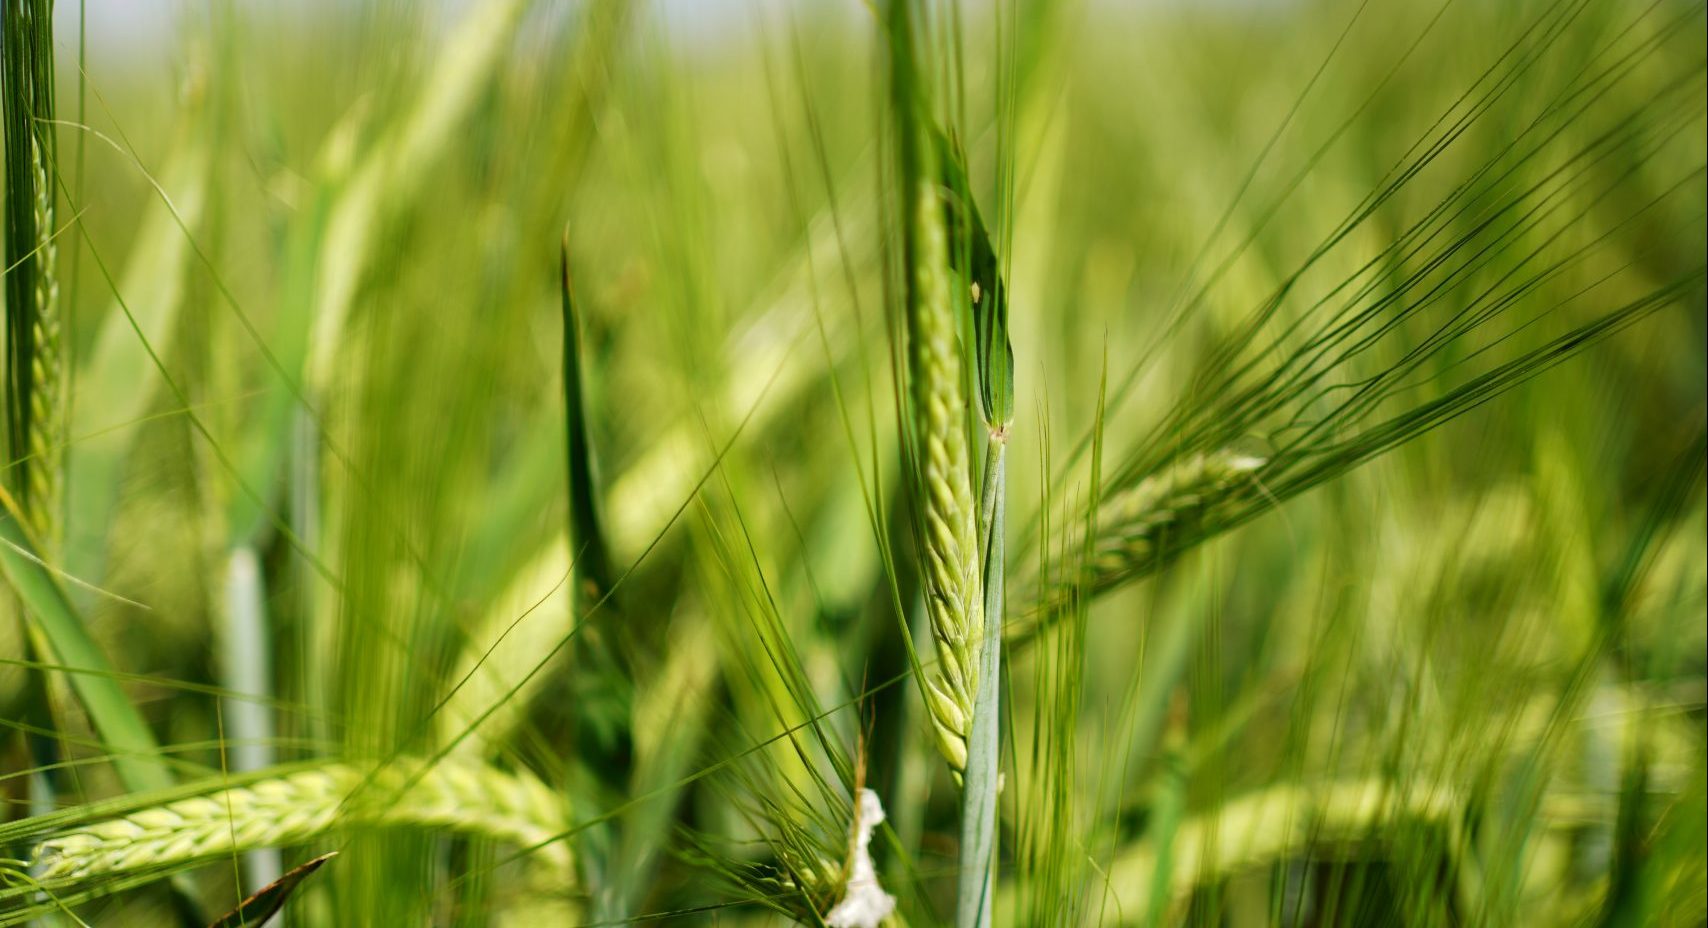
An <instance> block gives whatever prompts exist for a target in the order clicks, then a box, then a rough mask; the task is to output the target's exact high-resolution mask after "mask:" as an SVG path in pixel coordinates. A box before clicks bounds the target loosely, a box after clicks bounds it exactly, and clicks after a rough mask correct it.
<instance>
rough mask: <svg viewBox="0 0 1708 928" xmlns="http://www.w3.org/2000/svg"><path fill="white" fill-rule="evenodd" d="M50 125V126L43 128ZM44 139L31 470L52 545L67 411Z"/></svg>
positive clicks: (38, 167)
mask: <svg viewBox="0 0 1708 928" xmlns="http://www.w3.org/2000/svg"><path fill="white" fill-rule="evenodd" d="M43 131H51V130H43ZM42 149H43V146H42V142H41V139H40V138H39V135H38V136H33V137H32V138H31V141H30V167H31V171H32V173H33V174H34V177H35V193H36V202H35V211H36V250H35V262H36V273H35V293H34V318H33V320H32V322H33V327H34V342H35V344H34V351H33V352H32V354H31V357H30V436H29V440H30V447H29V454H30V459H29V467H28V469H27V472H28V474H29V477H28V486H29V499H30V512H29V514H30V518H31V521H32V522H33V523H34V525H33V526H32V527H33V528H34V529H35V531H36V537H38V538H40V539H42V541H43V542H44V543H46V544H48V545H49V547H50V550H51V548H52V547H53V542H54V540H55V539H56V538H57V533H58V529H59V525H58V519H56V518H55V513H56V512H57V511H58V508H59V483H60V481H59V473H60V466H61V460H62V456H63V451H62V448H63V441H62V436H61V431H62V428H63V422H64V416H63V408H62V406H61V404H60V398H61V396H62V395H63V391H62V390H61V385H62V384H63V382H64V377H65V365H64V363H63V362H64V351H63V343H62V341H61V338H60V329H61V326H60V318H59V275H58V269H57V267H56V265H57V264H58V259H59V255H58V251H59V249H58V246H57V245H56V244H55V242H54V213H55V210H54V199H55V198H54V195H53V186H52V178H51V177H49V176H48V164H47V159H46V157H44V153H43V150H42Z"/></svg>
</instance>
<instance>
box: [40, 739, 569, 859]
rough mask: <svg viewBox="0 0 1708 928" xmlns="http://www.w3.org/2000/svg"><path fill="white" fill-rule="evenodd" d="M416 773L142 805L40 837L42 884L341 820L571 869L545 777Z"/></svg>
mask: <svg viewBox="0 0 1708 928" xmlns="http://www.w3.org/2000/svg"><path fill="white" fill-rule="evenodd" d="M418 770H419V768H418V767H416V766H415V765H414V764H411V763H398V764H393V765H391V766H388V767H385V768H383V769H381V770H380V771H379V772H377V773H376V774H374V776H373V779H372V781H371V782H368V783H367V785H366V787H365V788H364V781H365V780H366V779H367V777H366V776H365V775H364V772H363V769H362V768H359V767H356V766H353V765H350V764H329V765H327V766H325V767H320V768H316V769H312V770H306V771H302V772H298V773H292V774H289V775H285V776H280V777H276V778H273V779H267V780H261V781H259V782H256V783H253V784H251V785H248V786H243V787H235V788H231V789H225V790H219V791H216V792H212V793H208V794H206V795H202V796H195V797H192V798H190V799H183V800H179V801H177V802H172V803H167V804H165V805H161V806H155V807H152V808H147V809H142V810H140V811H137V812H133V813H130V814H129V815H124V816H121V817H118V818H111V819H105V820H102V821H98V822H92V823H90V824H87V825H82V826H79V827H77V828H75V829H73V830H71V831H69V832H66V833H64V834H60V835H58V836H56V837H54V838H51V839H49V840H47V841H44V842H42V843H41V844H40V845H38V846H37V847H36V851H35V859H34V865H35V866H37V867H39V868H40V869H39V871H38V872H39V874H40V878H41V879H42V880H43V881H44V882H49V883H54V882H71V881H76V880H83V879H88V878H92V877H101V876H110V875H114V874H120V873H125V872H129V871H136V870H142V869H146V868H158V867H170V866H173V865H176V864H187V863H191V862H194V861H198V860H205V859H208V858H213V857H220V856H224V855H228V854H231V853H234V852H238V851H247V850H253V849H255V848H263V847H277V846H283V845H290V844H301V843H304V842H307V841H312V840H315V839H317V838H320V837H322V836H324V835H326V834H327V833H329V832H330V831H332V830H333V829H334V828H337V827H340V826H346V827H347V826H414V827H424V828H437V829H447V830H450V831H457V832H464V833H468V834H477V835H483V836H486V837H489V838H495V839H497V840H501V841H506V842H509V843H511V844H515V845H518V846H520V847H523V848H535V846H536V845H538V846H539V847H538V849H537V850H536V851H535V853H536V854H537V856H538V857H539V859H540V861H541V862H542V863H543V864H545V865H546V866H548V867H549V868H551V869H552V870H553V871H554V872H558V873H567V872H569V870H570V863H571V861H570V854H569V849H568V847H567V846H566V845H565V844H564V843H563V842H562V841H553V840H552V839H554V838H556V837H558V836H560V835H562V834H563V833H564V832H565V831H567V830H568V829H569V827H570V816H569V812H568V809H567V808H566V805H565V803H564V801H563V799H562V797H561V796H559V795H558V794H557V793H555V792H553V791H552V790H551V789H550V788H549V787H547V786H546V785H545V784H544V783H542V782H540V780H538V779H537V778H535V777H533V776H532V775H530V774H527V773H506V772H503V771H500V770H497V769H495V768H493V767H489V766H485V765H477V764H464V763H455V762H444V763H440V764H438V765H436V766H434V767H432V768H430V769H429V770H427V771H426V772H425V773H424V774H421V775H420V776H419V778H416V779H415V781H414V782H413V783H409V781H410V779H412V774H414V773H416V772H418ZM405 783H408V784H409V785H408V786H407V788H404V789H402V791H401V792H399V789H398V788H399V787H400V786H402V785H403V784H405ZM548 842H549V843H548Z"/></svg>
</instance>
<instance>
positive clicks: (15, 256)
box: [0, 0, 66, 552]
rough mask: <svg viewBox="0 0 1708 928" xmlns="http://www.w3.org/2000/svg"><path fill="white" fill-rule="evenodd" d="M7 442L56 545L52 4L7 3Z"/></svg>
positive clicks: (59, 368) (57, 333)
mask: <svg viewBox="0 0 1708 928" xmlns="http://www.w3.org/2000/svg"><path fill="white" fill-rule="evenodd" d="M4 17H5V62H4V69H5V73H4V81H3V88H4V89H3V90H0V94H3V96H4V107H3V108H4V118H3V120H0V121H3V122H4V126H5V133H6V256H5V266H6V271H7V273H6V284H5V293H6V408H5V414H6V441H7V452H8V453H7V457H8V458H9V459H10V460H13V461H19V460H22V461H24V462H25V464H24V466H23V468H22V472H21V473H18V472H8V473H7V474H6V484H7V485H8V486H10V487H11V488H12V489H13V490H14V491H15V495H16V496H17V499H18V502H19V503H20V505H21V506H22V507H23V509H24V511H25V513H26V515H27V516H28V519H29V523H30V527H31V529H32V530H33V531H34V533H35V534H36V536H37V537H38V539H40V540H41V542H42V543H43V544H44V545H45V546H46V547H47V548H48V550H49V551H50V552H52V551H54V550H56V549H57V547H58V545H57V544H56V543H55V539H56V538H57V536H58V531H59V525H58V521H59V520H58V519H57V518H56V517H55V515H56V511H57V507H58V495H59V484H60V480H59V468H60V461H61V459H62V453H61V448H62V447H63V445H64V436H63V434H62V433H63V430H64V416H63V413H62V408H61V407H62V400H63V398H64V395H65V391H64V389H63V388H62V384H63V381H64V377H65V370H66V365H65V363H64V354H63V348H64V339H63V337H62V334H61V328H62V326H61V320H60V309H59V281H58V275H57V268H56V264H57V263H58V261H57V259H58V255H57V246H56V244H55V242H54V231H55V229H54V226H55V214H56V209H55V205H56V201H57V197H56V196H55V194H54V178H55V176H56V173H55V151H56V144H55V135H54V125H53V118H54V106H53V48H52V18H53V4H52V3H51V2H48V0H21V2H10V3H7V4H6V6H5V13H4Z"/></svg>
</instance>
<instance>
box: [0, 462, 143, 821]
mask: <svg viewBox="0 0 1708 928" xmlns="http://www.w3.org/2000/svg"><path fill="white" fill-rule="evenodd" d="M0 503H3V504H4V506H5V510H6V511H5V515H4V517H3V518H0V571H4V573H5V575H6V581H7V583H8V584H10V586H11V587H12V589H13V591H14V592H16V593H17V594H18V598H19V599H20V600H21V601H22V602H23V605H24V612H25V613H26V614H28V615H29V617H30V619H31V623H30V628H31V631H32V632H34V633H35V634H36V635H38V636H40V638H41V639H42V640H43V641H44V642H45V644H46V647H47V649H48V651H49V653H51V654H52V655H53V656H54V659H55V660H56V661H58V662H59V663H60V664H62V665H64V666H67V667H76V668H78V669H79V670H80V671H83V672H79V673H74V674H71V688H72V690H73V691H75V692H76V693H77V696H78V698H79V700H81V701H82V703H83V708H84V709H85V710H86V711H87V712H88V713H89V720H90V721H91V722H92V723H93V724H94V726H95V730H96V731H98V732H100V734H101V738H102V740H103V741H104V742H106V745H107V747H108V748H109V749H110V750H111V752H112V758H113V767H114V768H115V769H116V770H117V771H118V774H119V779H120V780H122V781H123V782H124V784H125V786H126V788H128V789H130V790H132V791H141V790H153V789H165V788H166V787H168V786H171V785H172V776H171V774H170V773H169V772H168V771H167V769H166V766H165V765H164V764H163V763H162V762H161V761H160V759H159V757H158V756H157V752H158V745H157V744H156V742H155V740H154V735H153V733H152V732H150V731H149V729H148V724H147V723H146V722H144V721H143V719H142V715H141V714H140V713H138V712H137V711H136V707H135V706H134V705H132V704H131V702H130V700H129V699H128V698H127V697H126V696H125V694H124V690H122V689H121V688H120V687H119V684H118V682H117V681H116V680H115V679H114V678H113V677H112V676H111V665H110V664H109V663H108V662H107V657H106V655H104V654H102V653H101V649H100V647H99V646H97V645H96V644H95V641H94V639H92V638H90V637H89V631H88V629H86V628H85V627H84V626H83V620H82V618H81V617H79V616H78V614H77V610H76V609H75V608H73V607H72V605H71V601H70V600H69V599H68V598H67V597H66V595H65V590H64V588H62V587H61V586H60V584H59V581H58V580H57V579H56V578H55V577H54V572H53V570H52V569H51V568H49V567H48V566H47V563H46V562H45V561H43V560H42V559H41V557H40V556H39V555H38V554H37V551H38V548H37V547H36V544H35V541H34V540H33V539H31V537H30V535H29V533H28V532H27V531H26V530H25V529H24V525H23V519H22V517H21V515H20V514H19V512H18V506H17V503H15V502H14V501H13V500H12V497H11V495H10V494H8V493H5V492H4V491H0Z"/></svg>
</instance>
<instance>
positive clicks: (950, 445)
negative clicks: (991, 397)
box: [908, 172, 984, 772]
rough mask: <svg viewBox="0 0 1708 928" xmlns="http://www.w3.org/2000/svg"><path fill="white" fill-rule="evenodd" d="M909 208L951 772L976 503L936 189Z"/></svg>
mask: <svg viewBox="0 0 1708 928" xmlns="http://www.w3.org/2000/svg"><path fill="white" fill-rule="evenodd" d="M934 173H935V172H925V174H926V176H931V175H932V174H934ZM909 205H910V207H911V209H912V222H913V224H914V234H915V241H916V242H917V246H916V249H917V250H916V252H915V254H914V262H913V280H912V282H911V283H912V287H913V292H912V295H911V298H910V300H909V315H908V339H909V346H910V353H909V367H910V376H911V380H912V388H913V410H914V428H915V432H916V435H917V441H918V454H919V468H920V472H921V473H920V477H921V487H922V490H923V494H922V495H923V507H922V508H923V510H924V511H923V513H922V519H923V527H924V560H925V608H926V613H927V615H928V616H929V618H930V620H931V637H932V640H933V641H934V642H935V644H936V650H937V665H936V667H935V668H933V669H930V670H928V672H927V674H926V684H925V688H926V701H927V703H928V704H929V705H930V709H931V721H932V727H933V729H934V730H935V732H936V734H937V743H938V746H939V747H940V748H941V749H942V751H943V756H944V757H945V758H947V759H948V761H949V765H950V767H952V768H953V769H954V770H955V771H957V772H959V771H961V770H964V769H965V768H966V765H967V733H968V731H969V730H970V728H971V724H972V715H973V697H974V694H976V693H977V692H978V655H979V648H980V646H981V644H982V643H983V636H984V622H983V620H982V612H983V605H982V600H981V597H980V595H979V558H978V534H977V522H976V521H975V520H976V518H977V504H976V503H975V502H974V500H973V487H972V466H971V455H970V453H969V450H968V448H967V410H968V408H969V407H968V404H967V395H966V381H965V379H964V377H965V374H964V369H963V366H962V365H963V361H962V356H961V348H960V339H959V330H958V326H957V325H956V318H955V307H954V303H953V301H952V298H951V296H950V288H949V244H948V235H947V233H946V231H945V230H944V227H943V207H942V202H941V200H940V199H939V198H938V196H937V191H936V187H935V185H934V184H933V183H932V182H930V181H928V180H924V179H921V180H920V181H919V189H918V190H917V191H916V192H915V196H914V197H913V198H912V202H911V203H910V204H909Z"/></svg>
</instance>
